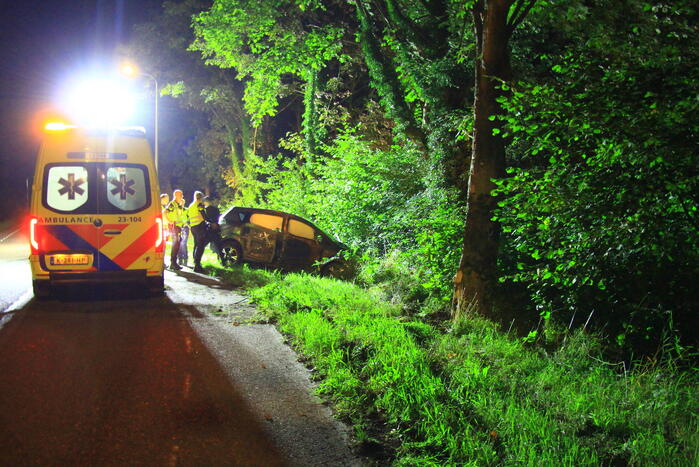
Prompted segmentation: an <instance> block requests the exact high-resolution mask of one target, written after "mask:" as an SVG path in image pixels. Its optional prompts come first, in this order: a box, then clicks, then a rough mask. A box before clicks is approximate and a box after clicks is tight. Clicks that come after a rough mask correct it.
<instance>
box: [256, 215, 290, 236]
mask: <svg viewBox="0 0 699 467" xmlns="http://www.w3.org/2000/svg"><path fill="white" fill-rule="evenodd" d="M282 221H283V218H282V217H281V216H275V215H272V214H262V213H258V212H256V213H254V214H253V215H251V216H250V223H251V224H253V225H257V226H260V227H262V228H265V229H269V230H276V231H277V232H280V231H281V230H282Z"/></svg>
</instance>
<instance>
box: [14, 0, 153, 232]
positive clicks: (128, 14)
mask: <svg viewBox="0 0 699 467" xmlns="http://www.w3.org/2000/svg"><path fill="white" fill-rule="evenodd" d="M0 1H1V3H0V43H1V44H2V47H1V48H0V63H1V66H0V216H1V217H2V218H3V219H4V218H6V217H7V216H8V215H10V214H13V213H16V212H17V211H18V210H21V209H23V208H24V207H25V206H26V201H25V200H26V190H25V183H26V179H27V178H28V177H31V175H32V173H33V168H34V160H35V157H36V151H37V149H38V144H39V136H40V128H41V124H42V123H43V118H45V117H46V116H47V114H51V113H55V112H56V109H55V102H56V100H57V97H58V95H59V93H60V90H61V87H62V86H64V85H65V83H66V81H67V80H69V79H71V77H74V76H76V75H77V74H79V73H87V72H89V71H95V70H111V69H115V68H116V63H118V56H117V48H118V46H119V44H124V43H125V42H126V41H127V40H128V39H129V34H130V32H131V29H132V27H133V25H134V24H136V23H140V22H144V21H148V19H149V17H150V16H151V15H152V14H153V13H154V12H155V11H157V9H158V8H159V5H160V3H161V1H162V0H155V1H153V0H81V1H80V0H78V1H70V0H68V1H60V0H55V1H37V0H20V1H18V0H14V1H5V0H0ZM143 125H144V126H148V125H147V124H146V122H143Z"/></svg>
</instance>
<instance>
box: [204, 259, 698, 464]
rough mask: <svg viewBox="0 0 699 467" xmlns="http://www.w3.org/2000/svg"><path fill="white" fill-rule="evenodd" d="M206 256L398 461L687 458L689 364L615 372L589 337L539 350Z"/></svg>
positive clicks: (691, 452)
mask: <svg viewBox="0 0 699 467" xmlns="http://www.w3.org/2000/svg"><path fill="white" fill-rule="evenodd" d="M209 267H210V268H211V269H210V270H211V271H212V272H214V273H219V274H221V273H223V274H226V275H229V276H231V275H232V277H234V278H235V279H236V281H237V282H238V283H241V282H246V281H249V282H248V283H247V284H248V287H249V288H251V289H252V292H251V294H252V297H253V299H254V301H255V302H257V304H258V306H259V307H260V309H261V310H262V311H263V312H264V313H265V314H266V315H267V316H268V317H269V318H270V319H272V320H273V321H275V322H276V323H277V326H278V327H279V328H280V330H281V331H283V332H285V333H287V334H288V335H289V336H290V340H291V342H292V343H293V345H294V346H295V347H296V348H297V349H298V350H299V351H300V352H301V353H302V354H303V355H305V356H306V357H307V358H308V359H309V363H310V364H312V365H313V367H314V368H315V370H316V372H315V373H316V374H317V375H318V376H319V389H318V390H319V392H320V393H321V394H323V395H324V396H325V397H327V398H328V399H330V400H332V401H333V403H334V406H335V409H336V410H337V413H338V414H339V416H340V417H342V418H343V419H345V420H346V421H348V422H349V423H350V424H351V425H353V426H354V429H355V434H356V438H357V440H358V441H359V442H364V441H375V440H378V441H380V442H381V443H383V444H384V445H386V446H389V449H390V450H391V453H392V459H393V462H394V463H395V464H400V465H430V464H433V465H531V466H542V465H551V466H558V465H570V466H574V465H575V466H578V465H607V464H613V465H627V464H628V465H668V466H670V465H673V466H675V465H687V466H693V465H696V462H697V451H698V450H699V435H698V434H697V433H698V423H697V415H696V414H697V413H699V411H698V409H699V401H698V398H697V395H696V394H697V393H696V382H697V378H696V373H695V372H684V373H679V372H678V371H676V370H673V368H671V367H669V366H667V365H665V366H663V365H659V364H652V363H649V364H646V365H641V366H639V367H637V368H636V369H635V370H633V371H631V372H626V373H625V372H624V371H623V368H616V367H615V366H613V365H610V364H607V363H605V362H603V361H602V360H601V358H600V348H599V345H598V343H597V342H596V340H595V338H594V337H592V336H587V335H584V334H575V335H571V336H569V338H568V339H567V341H566V342H565V344H564V345H563V346H562V347H561V348H560V349H559V350H557V351H555V352H553V353H550V354H547V353H545V352H544V351H543V350H540V349H536V348H529V347H527V346H526V345H525V344H523V343H522V342H521V340H520V339H517V338H515V337H513V336H510V335H507V334H505V333H502V332H501V331H499V330H498V329H497V328H496V326H494V325H493V324H492V323H490V322H488V321H486V320H482V319H478V318H473V319H469V320H464V321H461V322H458V323H454V324H453V326H452V327H451V328H450V329H449V330H446V331H442V330H438V329H436V328H434V327H432V326H430V325H427V324H425V323H423V322H420V321H414V320H411V319H408V318H405V317H403V316H401V312H400V310H401V307H400V304H389V303H387V302H385V301H382V300H380V299H379V298H377V297H375V296H373V295H372V294H371V293H370V292H368V291H367V290H365V289H362V288H360V287H358V286H356V285H354V284H351V283H347V282H342V281H337V280H334V279H325V278H319V277H316V276H310V275H306V274H288V275H285V276H281V275H278V274H272V273H269V272H264V271H256V270H250V269H246V268H234V269H233V270H231V271H230V272H223V271H222V270H220V269H216V268H215V267H214V266H209ZM236 270H237V271H236ZM260 284H266V285H262V286H259V285H260Z"/></svg>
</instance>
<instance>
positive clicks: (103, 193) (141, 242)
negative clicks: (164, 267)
mask: <svg viewBox="0 0 699 467" xmlns="http://www.w3.org/2000/svg"><path fill="white" fill-rule="evenodd" d="M96 175H97V177H98V180H99V183H98V192H99V193H98V203H99V207H98V212H99V216H98V217H99V218H100V220H101V221H102V223H103V226H102V227H101V235H100V239H99V241H100V253H101V255H100V264H99V269H100V270H101V271H106V270H148V269H153V268H155V265H156V258H155V251H154V249H155V243H156V239H157V237H158V226H157V224H156V220H155V217H157V216H156V214H157V213H156V211H155V210H154V209H153V202H154V200H153V199H152V198H153V197H152V193H151V183H152V181H151V180H150V176H149V170H148V167H147V166H146V165H144V164H135V163H128V162H119V161H114V162H109V163H99V164H96Z"/></svg>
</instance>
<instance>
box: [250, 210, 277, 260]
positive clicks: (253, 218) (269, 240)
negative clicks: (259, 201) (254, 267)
mask: <svg viewBox="0 0 699 467" xmlns="http://www.w3.org/2000/svg"><path fill="white" fill-rule="evenodd" d="M283 222H284V217H282V216H281V215H278V214H269V213H262V212H253V213H252V214H251V215H250V219H249V220H248V223H247V225H246V226H245V228H244V232H243V237H244V245H243V249H244V250H245V252H244V254H245V259H246V260H250V261H256V262H259V263H272V262H274V261H276V259H277V256H278V255H277V251H278V249H279V246H280V237H281V231H282V225H283Z"/></svg>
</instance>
